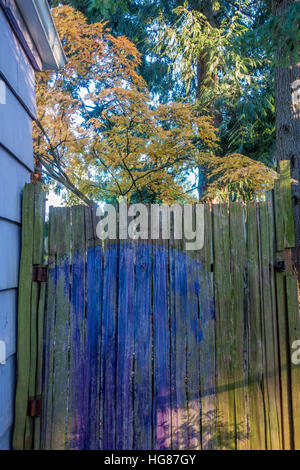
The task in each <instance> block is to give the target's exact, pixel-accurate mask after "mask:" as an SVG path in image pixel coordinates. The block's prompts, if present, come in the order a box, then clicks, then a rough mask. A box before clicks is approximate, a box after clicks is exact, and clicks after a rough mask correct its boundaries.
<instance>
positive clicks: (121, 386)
mask: <svg viewBox="0 0 300 470" xmlns="http://www.w3.org/2000/svg"><path fill="white" fill-rule="evenodd" d="M134 256H135V249H134V243H133V242H132V241H125V242H122V241H121V242H120V252H119V292H118V295H119V298H118V340H117V341H118V342H117V375H116V383H117V388H116V407H117V421H116V448H117V449H119V450H126V449H132V448H133V387H132V385H133V380H132V379H133V352H134V316H133V315H134V312H133V307H134Z"/></svg>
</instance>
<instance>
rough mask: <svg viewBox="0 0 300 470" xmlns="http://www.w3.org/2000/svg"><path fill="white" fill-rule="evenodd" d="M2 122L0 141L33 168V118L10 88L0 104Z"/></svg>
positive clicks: (0, 119) (0, 120) (0, 121)
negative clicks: (4, 100)
mask: <svg viewBox="0 0 300 470" xmlns="http://www.w3.org/2000/svg"><path fill="white" fill-rule="evenodd" d="M0 42H1V40H0ZM0 123H1V125H0V143H1V144H3V145H5V147H7V148H8V150H10V151H11V152H12V153H13V154H14V155H16V156H17V157H18V158H19V159H20V160H22V161H23V162H24V163H25V164H26V165H27V166H28V167H29V168H30V169H33V161H32V160H33V157H32V153H33V150H32V120H31V118H30V116H29V115H28V113H27V112H26V111H25V109H24V108H23V106H22V105H21V104H20V103H19V101H18V100H17V98H16V97H15V96H14V95H13V94H12V92H11V91H10V90H9V89H8V88H7V92H6V104H4V105H3V104H1V105H0Z"/></svg>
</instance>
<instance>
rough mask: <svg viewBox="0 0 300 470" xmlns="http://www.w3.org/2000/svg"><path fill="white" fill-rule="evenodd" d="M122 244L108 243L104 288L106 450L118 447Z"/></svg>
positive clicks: (105, 258)
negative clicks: (118, 276)
mask: <svg viewBox="0 0 300 470" xmlns="http://www.w3.org/2000/svg"><path fill="white" fill-rule="evenodd" d="M117 272H118V244H116V243H109V242H106V244H105V251H104V279H103V282H104V286H103V349H102V381H103V390H102V397H101V398H102V400H103V407H102V413H103V416H102V433H103V435H102V441H103V449H104V450H112V449H115V444H116V365H117V364H116V363H117V355H116V339H117V336H116V335H117V292H118V285H117Z"/></svg>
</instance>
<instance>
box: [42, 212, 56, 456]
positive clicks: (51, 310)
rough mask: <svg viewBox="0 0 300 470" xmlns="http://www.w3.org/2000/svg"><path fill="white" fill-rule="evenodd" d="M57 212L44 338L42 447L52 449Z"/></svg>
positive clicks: (53, 219) (52, 233)
mask: <svg viewBox="0 0 300 470" xmlns="http://www.w3.org/2000/svg"><path fill="white" fill-rule="evenodd" d="M57 230H58V227H57V224H56V212H55V210H54V208H53V207H50V211H49V259H48V271H49V272H48V285H47V309H46V316H45V339H44V357H45V360H44V374H43V390H44V394H43V423H44V424H43V436H42V448H43V449H45V450H50V449H51V430H52V398H53V367H54V347H55V344H54V337H55V336H54V332H55V290H56V238H57V237H56V231H57Z"/></svg>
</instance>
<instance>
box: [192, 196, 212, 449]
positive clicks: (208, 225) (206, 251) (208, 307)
mask: <svg viewBox="0 0 300 470" xmlns="http://www.w3.org/2000/svg"><path fill="white" fill-rule="evenodd" d="M204 235H205V237H204V248H203V250H201V251H200V252H198V253H197V256H196V257H197V259H198V262H199V263H200V264H199V266H198V282H199V288H198V308H199V320H200V397H201V441H202V442H201V447H202V449H203V450H211V449H214V448H215V447H216V446H217V435H216V425H217V420H216V415H217V410H216V342H215V328H216V324H215V306H214V299H213V282H212V272H211V268H212V267H213V264H212V263H213V238H212V237H213V233H212V216H211V210H210V207H209V205H206V206H205V226H204Z"/></svg>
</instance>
